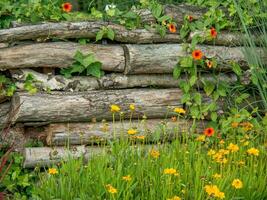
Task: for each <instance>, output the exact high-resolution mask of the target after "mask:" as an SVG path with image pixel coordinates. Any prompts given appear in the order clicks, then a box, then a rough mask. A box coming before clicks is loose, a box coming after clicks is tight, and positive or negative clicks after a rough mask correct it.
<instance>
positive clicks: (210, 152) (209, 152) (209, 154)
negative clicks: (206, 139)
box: [208, 149, 216, 156]
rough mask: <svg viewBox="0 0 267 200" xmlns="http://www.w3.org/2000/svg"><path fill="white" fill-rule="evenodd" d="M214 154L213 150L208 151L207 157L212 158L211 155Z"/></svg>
mask: <svg viewBox="0 0 267 200" xmlns="http://www.w3.org/2000/svg"><path fill="white" fill-rule="evenodd" d="M215 153H216V151H214V150H213V149H210V150H209V151H208V156H212V155H214V154H215Z"/></svg>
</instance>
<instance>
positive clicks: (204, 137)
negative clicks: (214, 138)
mask: <svg viewBox="0 0 267 200" xmlns="http://www.w3.org/2000/svg"><path fill="white" fill-rule="evenodd" d="M205 139H206V136H205V135H200V136H198V137H197V138H196V141H198V142H204V141H205Z"/></svg>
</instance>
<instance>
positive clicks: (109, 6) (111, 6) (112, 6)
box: [105, 3, 116, 12]
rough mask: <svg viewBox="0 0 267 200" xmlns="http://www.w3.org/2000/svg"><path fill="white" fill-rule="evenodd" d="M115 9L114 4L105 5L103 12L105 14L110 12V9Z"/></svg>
mask: <svg viewBox="0 0 267 200" xmlns="http://www.w3.org/2000/svg"><path fill="white" fill-rule="evenodd" d="M115 8H116V5H115V4H113V3H112V4H107V5H106V6H105V11H106V12H107V11H108V10H110V9H115Z"/></svg>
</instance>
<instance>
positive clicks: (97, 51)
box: [0, 42, 125, 72]
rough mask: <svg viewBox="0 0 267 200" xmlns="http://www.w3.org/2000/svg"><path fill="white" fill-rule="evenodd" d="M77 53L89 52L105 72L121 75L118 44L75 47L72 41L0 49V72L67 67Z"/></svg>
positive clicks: (121, 60)
mask: <svg viewBox="0 0 267 200" xmlns="http://www.w3.org/2000/svg"><path fill="white" fill-rule="evenodd" d="M77 50H80V51H81V52H83V53H85V54H88V53H93V54H94V55H95V57H96V59H98V60H99V61H101V62H102V64H103V65H102V69H103V70H106V71H117V72H122V71H123V70H124V66H125V60H124V51H123V48H122V47H121V46H119V45H93V44H89V45H79V44H77V43H72V42H54V43H39V44H32V45H20V46H15V47H11V48H4V49H0V69H14V68H30V67H34V68H36V67H68V66H70V65H71V64H72V63H73V61H74V59H73V57H74V54H75V53H76V51H77Z"/></svg>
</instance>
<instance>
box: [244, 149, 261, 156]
mask: <svg viewBox="0 0 267 200" xmlns="http://www.w3.org/2000/svg"><path fill="white" fill-rule="evenodd" d="M247 153H248V154H249V155H253V156H258V155H259V150H258V149H256V148H250V149H248V150H247Z"/></svg>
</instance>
